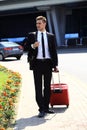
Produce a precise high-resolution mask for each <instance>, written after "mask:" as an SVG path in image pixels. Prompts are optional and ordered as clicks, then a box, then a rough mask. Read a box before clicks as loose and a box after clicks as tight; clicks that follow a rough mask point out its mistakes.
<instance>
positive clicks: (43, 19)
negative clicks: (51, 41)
mask: <svg viewBox="0 0 87 130" xmlns="http://www.w3.org/2000/svg"><path fill="white" fill-rule="evenodd" d="M37 20H42V21H43V22H45V23H46V21H47V19H46V17H44V16H38V17H36V21H37Z"/></svg>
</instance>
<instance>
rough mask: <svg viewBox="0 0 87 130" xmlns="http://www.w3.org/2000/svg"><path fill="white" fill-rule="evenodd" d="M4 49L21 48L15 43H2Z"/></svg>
mask: <svg viewBox="0 0 87 130" xmlns="http://www.w3.org/2000/svg"><path fill="white" fill-rule="evenodd" d="M0 44H2V45H3V46H4V47H14V46H19V45H18V44H17V43H14V42H0Z"/></svg>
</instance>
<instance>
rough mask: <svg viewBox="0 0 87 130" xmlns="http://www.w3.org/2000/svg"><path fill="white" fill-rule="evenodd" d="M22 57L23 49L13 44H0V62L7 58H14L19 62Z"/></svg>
mask: <svg viewBox="0 0 87 130" xmlns="http://www.w3.org/2000/svg"><path fill="white" fill-rule="evenodd" d="M22 55H23V47H22V46H21V45H19V44H17V43H15V42H9V41H3V42H0V61H2V60H4V59H5V58H7V57H16V58H17V60H20V58H21V56H22Z"/></svg>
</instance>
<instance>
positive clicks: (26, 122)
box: [14, 116, 46, 130]
mask: <svg viewBox="0 0 87 130" xmlns="http://www.w3.org/2000/svg"><path fill="white" fill-rule="evenodd" d="M45 122H46V119H45V118H38V117H37V116H32V117H29V118H21V119H19V120H17V121H16V124H20V126H18V127H16V126H15V128H14V130H24V129H25V128H26V127H29V126H37V125H40V124H43V123H45Z"/></svg>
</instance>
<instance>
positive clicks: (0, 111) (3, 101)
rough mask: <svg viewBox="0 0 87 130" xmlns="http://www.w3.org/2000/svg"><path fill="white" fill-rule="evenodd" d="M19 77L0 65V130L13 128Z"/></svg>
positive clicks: (16, 73)
mask: <svg viewBox="0 0 87 130" xmlns="http://www.w3.org/2000/svg"><path fill="white" fill-rule="evenodd" d="M20 85H21V75H20V74H19V73H18V72H13V71H12V70H8V69H7V68H5V67H4V66H1V65H0V130H7V129H8V128H12V127H13V123H12V121H13V120H15V115H16V111H15V108H16V103H17V97H18V93H19V90H20Z"/></svg>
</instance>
